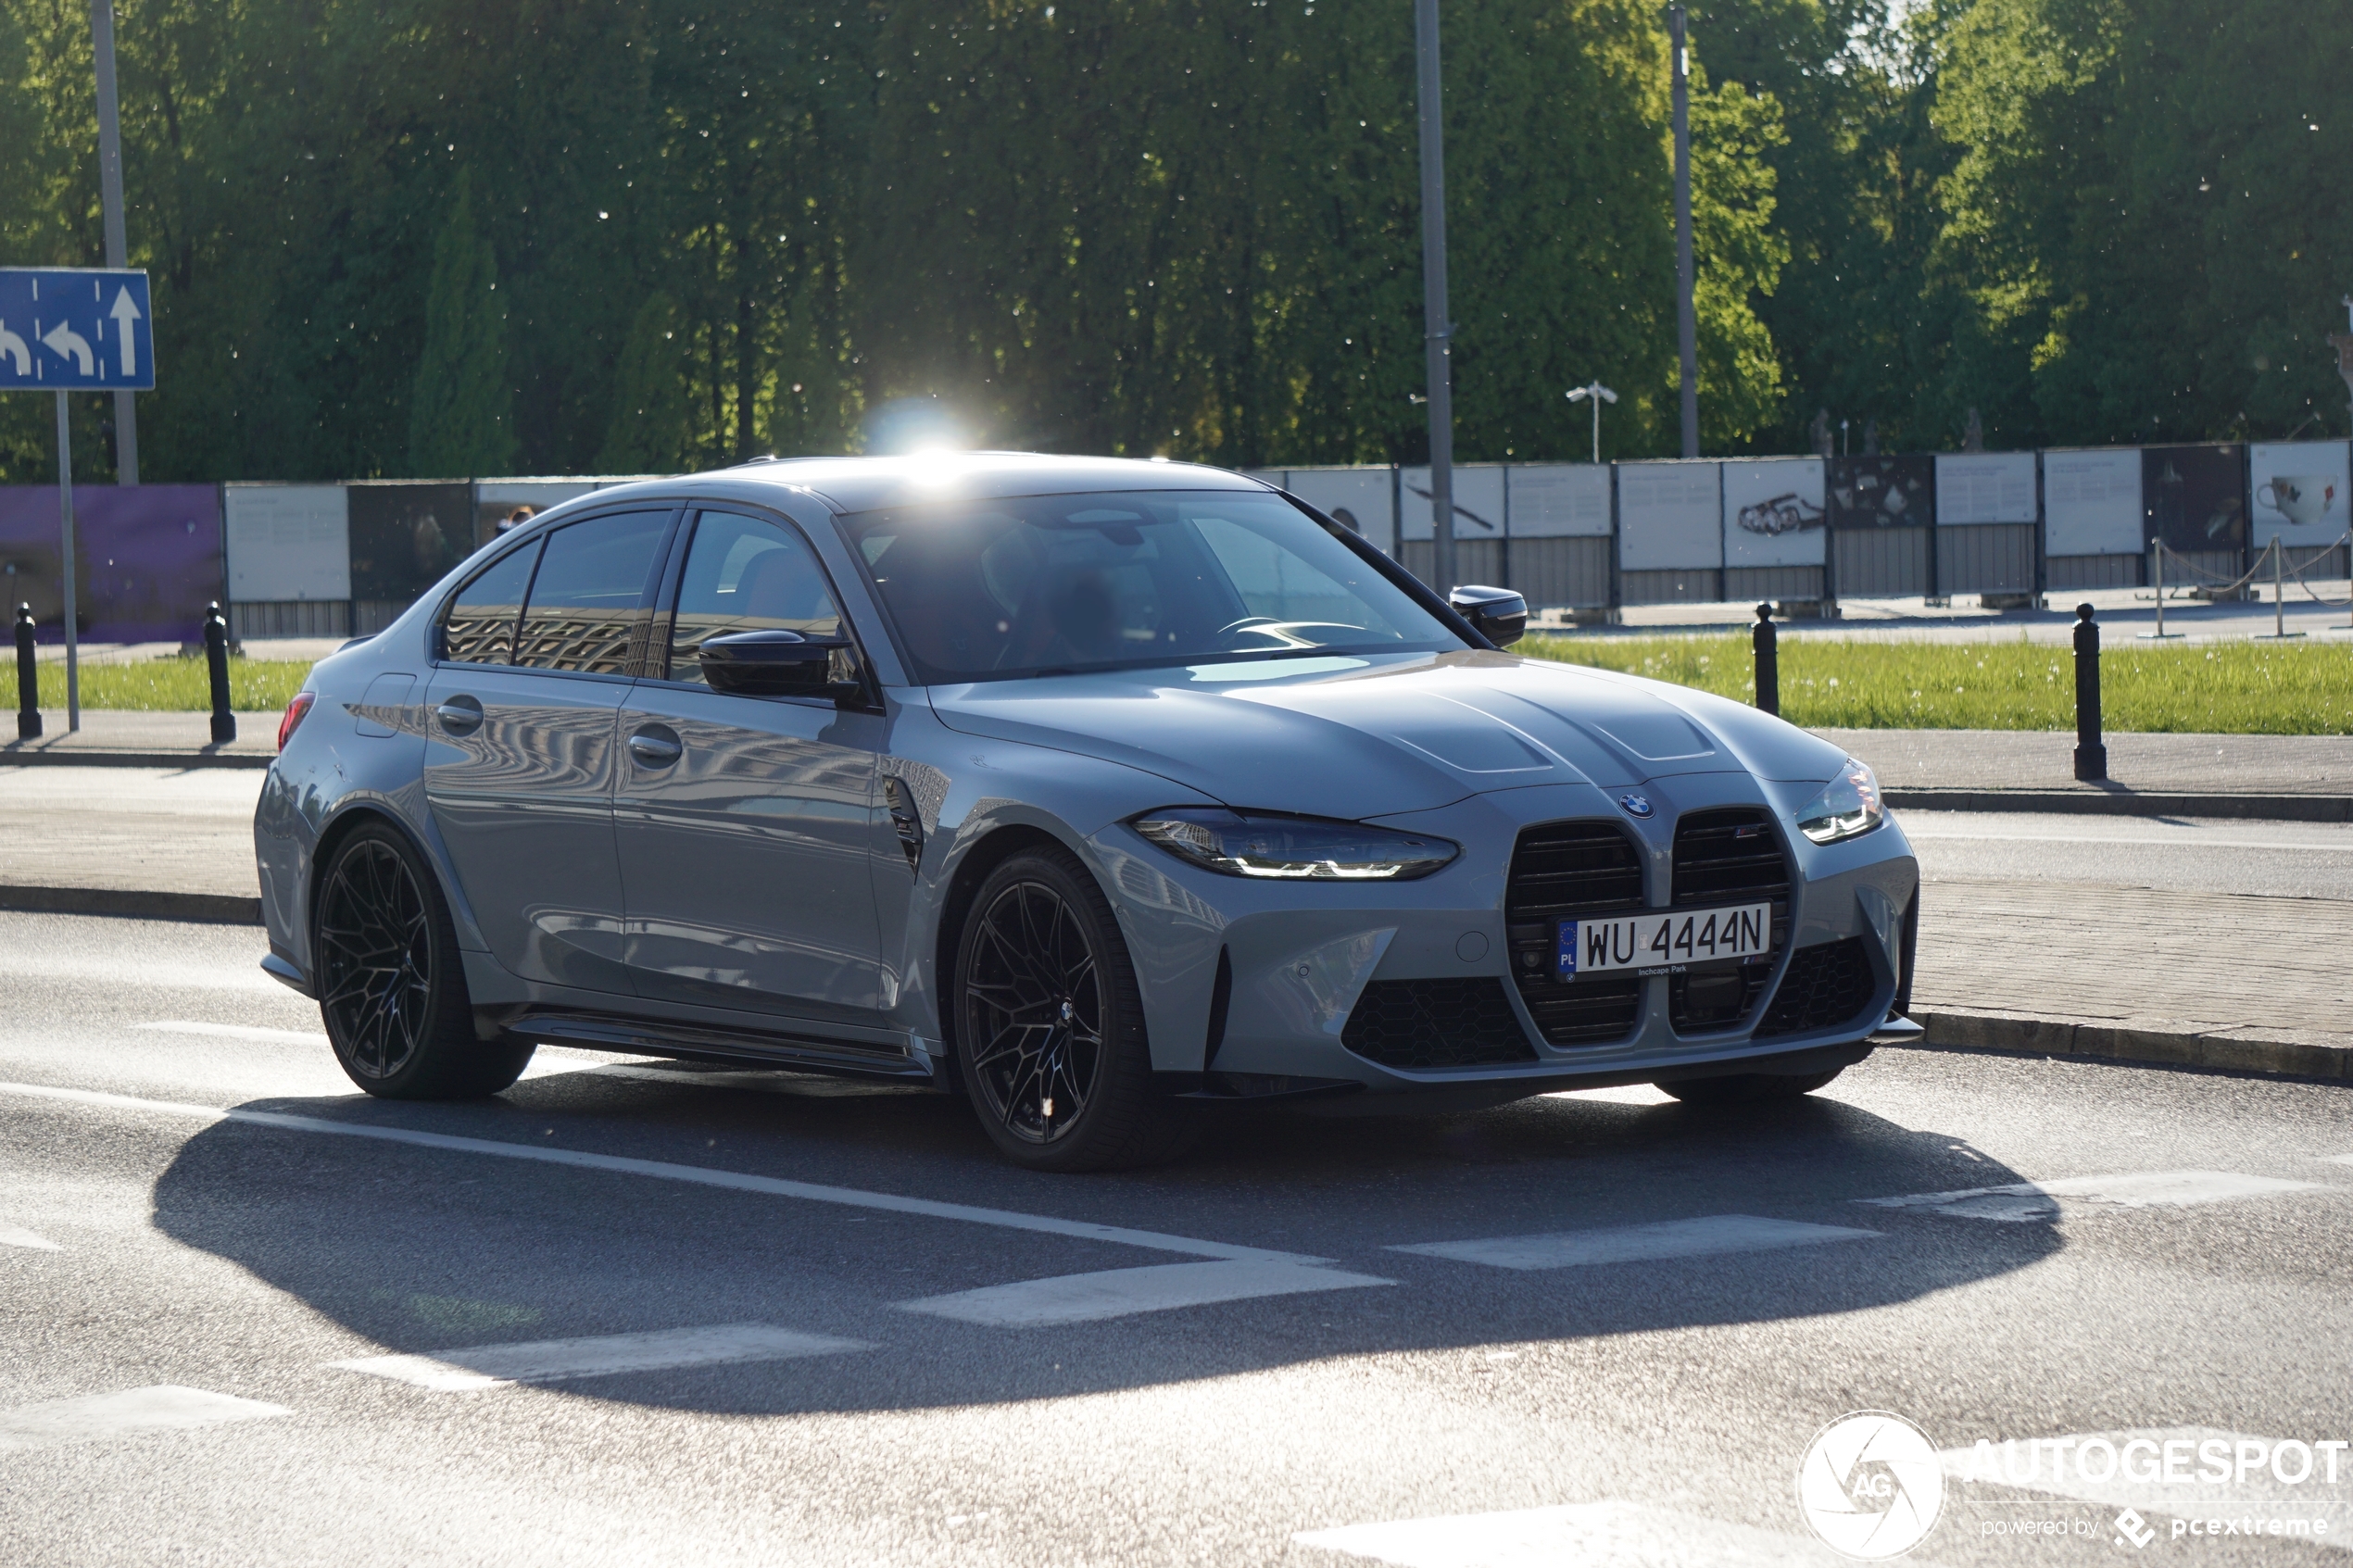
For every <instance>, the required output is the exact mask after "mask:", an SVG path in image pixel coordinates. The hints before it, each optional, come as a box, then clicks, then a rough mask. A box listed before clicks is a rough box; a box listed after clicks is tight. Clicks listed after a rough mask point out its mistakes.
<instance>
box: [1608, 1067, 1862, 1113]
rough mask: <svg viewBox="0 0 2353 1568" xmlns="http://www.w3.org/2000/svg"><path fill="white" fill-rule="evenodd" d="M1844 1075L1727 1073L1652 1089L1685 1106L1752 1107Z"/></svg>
mask: <svg viewBox="0 0 2353 1568" xmlns="http://www.w3.org/2000/svg"><path fill="white" fill-rule="evenodd" d="M1845 1071H1846V1069H1844V1068H1843V1067H1833V1068H1831V1070H1830V1071H1829V1072H1828V1073H1726V1074H1725V1075H1724V1076H1723V1077H1720V1078H1684V1079H1680V1080H1678V1081H1676V1082H1674V1083H1669V1084H1655V1085H1652V1086H1653V1087H1654V1088H1657V1089H1661V1090H1664V1091H1665V1092H1666V1093H1667V1094H1670V1095H1672V1096H1674V1097H1675V1098H1677V1099H1680V1100H1681V1101H1682V1102H1683V1103H1684V1104H1685V1105H1756V1104H1761V1103H1763V1102H1764V1101H1767V1100H1776V1099H1798V1098H1803V1097H1805V1096H1806V1095H1810V1094H1812V1093H1813V1092H1814V1091H1815V1090H1816V1089H1818V1088H1821V1087H1822V1086H1823V1085H1827V1084H1828V1083H1829V1082H1830V1081H1831V1079H1833V1078H1835V1077H1837V1076H1838V1075H1839V1074H1840V1073H1843V1072H1845Z"/></svg>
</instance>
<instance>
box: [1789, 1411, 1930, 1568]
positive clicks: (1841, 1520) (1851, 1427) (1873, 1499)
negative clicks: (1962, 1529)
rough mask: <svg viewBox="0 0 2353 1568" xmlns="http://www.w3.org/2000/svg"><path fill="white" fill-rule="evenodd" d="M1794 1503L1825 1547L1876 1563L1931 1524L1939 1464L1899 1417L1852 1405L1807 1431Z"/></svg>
mask: <svg viewBox="0 0 2353 1568" xmlns="http://www.w3.org/2000/svg"><path fill="white" fill-rule="evenodd" d="M1797 1507H1798V1512H1801V1513H1803V1514H1805V1515H1806V1524H1809V1525H1811V1526H1812V1527H1813V1531H1814V1533H1815V1534H1816V1535H1818V1536H1819V1537H1821V1538H1822V1540H1823V1542H1824V1543H1825V1544H1826V1545H1828V1546H1829V1547H1830V1548H1831V1550H1833V1551H1836V1552H1838V1553H1840V1554H1841V1555H1843V1556H1846V1557H1852V1558H1855V1559H1856V1560H1857V1561H1859V1562H1885V1561H1886V1560H1887V1559H1889V1558H1892V1557H1901V1556H1903V1555H1904V1554H1905V1553H1906V1552H1907V1551H1909V1550H1911V1549H1913V1548H1914V1547H1916V1546H1918V1545H1919V1544H1920V1542H1921V1541H1923V1540H1925V1539H1927V1538H1928V1533H1929V1532H1930V1531H1931V1530H1933V1529H1934V1528H1936V1520H1937V1516H1938V1515H1939V1514H1941V1513H1943V1512H1944V1466H1943V1465H1942V1464H1941V1463H1940V1462H1938V1460H1937V1457H1936V1445H1935V1444H1933V1443H1931V1442H1930V1441H1929V1440H1928V1437H1927V1435H1926V1434H1924V1433H1923V1432H1921V1431H1920V1429H1919V1427H1917V1426H1915V1425H1913V1424H1911V1423H1910V1422H1908V1421H1906V1420H1905V1419H1904V1418H1903V1417H1902V1416H1900V1415H1894V1414H1891V1413H1890V1412H1889V1411H1855V1412H1853V1413H1852V1414H1849V1415H1843V1416H1841V1417H1839V1418H1838V1419H1837V1420H1836V1421H1833V1422H1831V1424H1829V1425H1828V1426H1825V1427H1823V1428H1822V1430H1821V1431H1820V1432H1818V1433H1817V1434H1816V1435H1815V1437H1814V1441H1813V1443H1812V1444H1811V1445H1810V1446H1809V1447H1808V1448H1807V1449H1806V1458H1805V1460H1804V1461H1803V1462H1801V1463H1800V1464H1799V1466H1798V1470H1797Z"/></svg>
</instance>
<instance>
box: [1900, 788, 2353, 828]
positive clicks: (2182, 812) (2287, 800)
mask: <svg viewBox="0 0 2353 1568" xmlns="http://www.w3.org/2000/svg"><path fill="white" fill-rule="evenodd" d="M1881 795H1882V796H1883V797H1885V799H1886V801H1887V803H1888V804H1889V805H1890V806H1895V807H1910V808H1914V809H1919V810H1928V811H2054V812H2060V813H2070V812H2072V813H2076V814H2081V815H2088V816H2118V817H2241V818H2251V819H2256V820H2259V821H2263V822H2353V795H2143V794H2140V793H2138V792H2135V791H2130V790H2118V791H2115V792H2113V793H2110V792H2108V791H2105V790H2102V791H2096V792H2094V791H2086V792H2084V793H2081V794H2078V793H2077V792H2075V791H2073V790H2060V789H1938V788H1933V787H1924V788H1921V787H1916V788H1905V787H1903V786H1901V785H1891V786H1887V787H1885V788H1883V789H1882V790H1881Z"/></svg>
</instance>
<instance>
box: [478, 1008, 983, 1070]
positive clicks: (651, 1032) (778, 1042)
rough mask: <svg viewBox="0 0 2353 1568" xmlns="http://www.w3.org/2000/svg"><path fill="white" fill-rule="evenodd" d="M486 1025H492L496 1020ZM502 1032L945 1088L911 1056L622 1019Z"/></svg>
mask: <svg viewBox="0 0 2353 1568" xmlns="http://www.w3.org/2000/svg"><path fill="white" fill-rule="evenodd" d="M484 1022H490V1021H489V1020H488V1019H485V1020H484ZM495 1026H496V1027H497V1028H498V1029H500V1030H501V1031H503V1032H504V1033H506V1034H509V1035H522V1036H523V1037H524V1038H526V1039H531V1040H544V1041H547V1042H548V1043H549V1044H553V1045H565V1046H573V1047H580V1048H582V1049H585V1050H600V1051H618V1052H626V1053H630V1054H634V1055H639V1056H666V1057H673V1058H676V1059H677V1060H681V1061H709V1062H719V1063H724V1064H725V1065H727V1066H731V1067H775V1068H782V1069H787V1070H789V1071H792V1072H796V1073H834V1074H836V1075H837V1076H840V1077H845V1078H873V1079H883V1080H887V1081H888V1082H891V1083H900V1084H906V1083H913V1084H925V1085H934V1086H940V1085H937V1080H936V1078H935V1077H934V1075H933V1073H932V1072H931V1069H930V1067H929V1066H928V1065H927V1064H926V1063H925V1061H924V1060H923V1059H922V1058H920V1057H918V1056H915V1055H913V1054H912V1053H911V1052H909V1051H907V1050H905V1049H900V1050H890V1049H887V1048H883V1047H866V1046H855V1045H846V1044H844V1043H842V1042H841V1041H838V1040H820V1039H813V1038H810V1037H808V1036H805V1035H772V1034H766V1033H761V1032H754V1031H750V1030H731V1029H712V1028H708V1027H703V1026H698V1025H695V1024H683V1023H662V1022H654V1021H652V1020H649V1019H641V1018H626V1017H622V1016H619V1015H614V1014H604V1013H581V1012H558V1011H550V1010H538V1011H527V1012H522V1013H520V1014H515V1015H512V1016H510V1017H505V1018H500V1019H497V1022H496V1025H495Z"/></svg>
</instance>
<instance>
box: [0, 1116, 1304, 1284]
mask: <svg viewBox="0 0 2353 1568" xmlns="http://www.w3.org/2000/svg"><path fill="white" fill-rule="evenodd" d="M0 1094H9V1095H21V1096H25V1097H27V1098H33V1099H47V1100H57V1101H61V1102H63V1103H66V1104H69V1105H90V1106H97V1107H101V1108H103V1109H106V1110H132V1111H144V1112H147V1113H149V1114H154V1115H164V1116H180V1117H188V1118H193V1119H195V1120H197V1121H202V1122H239V1123H247V1124H249V1125H252V1126H257V1127H275V1128H279V1129H281V1130H283V1131H286V1132H293V1133H321V1134H326V1135H330V1136H334V1137H352V1138H373V1139H378V1140H380V1141H382V1142H384V1143H399V1144H409V1145H412V1146H414V1147H416V1148H438V1149H446V1150H447V1151H449V1152H451V1153H453V1154H482V1155H488V1156H490V1157H492V1158H494V1159H498V1160H531V1161H534V1162H535V1163H537V1164H542V1165H566V1166H571V1167H573V1168H574V1169H576V1170H587V1171H610V1172H614V1173H618V1174H622V1175H629V1176H649V1177H652V1178H654V1179H655V1180H657V1181H665V1182H686V1183H691V1184H693V1185H698V1186H709V1187H722V1188H725V1189H727V1190H729V1191H732V1192H756V1193H761V1194H765V1195H767V1196H769V1197H772V1198H799V1199H800V1200H802V1201H803V1202H808V1203H836V1204H840V1205H842V1206H844V1207H846V1208H851V1209H873V1210H881V1211H884V1212H887V1213H894V1214H912V1215H915V1216H917V1217H919V1218H923V1219H932V1220H953V1221H957V1222H960V1223H964V1224H974V1225H993V1226H997V1227H999V1228H1000V1229H1004V1230H1016V1231H1036V1232H1040V1233H1042V1234H1045V1235H1049V1236H1076V1237H1078V1238H1079V1239H1081V1240H1083V1241H1107V1242H1111V1243H1114V1245H1117V1246H1121V1247H1139V1248H1145V1249H1146V1250H1148V1251H1153V1252H1181V1253H1185V1254H1187V1255H1188V1256H1190V1257H1196V1258H1225V1259H1231V1260H1236V1261H1242V1260H1248V1261H1258V1262H1280V1263H1318V1262H1325V1261H1328V1260H1326V1259H1320V1258H1308V1257H1304V1256H1302V1255H1301V1254H1299V1253H1296V1252H1275V1251H1270V1250H1268V1249H1266V1248H1260V1247H1238V1246H1235V1245H1232V1244H1231V1243H1228V1242H1223V1241H1203V1240H1200V1239H1197V1238H1195V1237H1192V1236H1170V1235H1167V1234H1165V1233H1164V1232H1161V1231H1142V1230H1134V1229H1131V1228H1129V1227H1128V1226H1126V1225H1102V1224H1096V1223H1092V1222H1091V1221H1087V1220H1064V1219H1060V1218H1057V1217H1055V1216H1053V1215H1049V1214H1025V1213H1021V1212H1019V1211H1018V1210H1011V1209H983V1208H979V1207H977V1206H975V1205H973V1204H969V1203H942V1202H939V1201H938V1200H937V1199H935V1198H902V1197H900V1195H898V1194H896V1193H887V1192H863V1191H861V1190H859V1189H858V1188H856V1187H837V1186H825V1185H820V1184H818V1183H815V1182H795V1181H786V1180H785V1179H783V1178H781V1177H777V1176H756V1175H753V1174H751V1173H749V1172H742V1171H720V1170H713V1169H712V1168H711V1167H710V1166H707V1165H678V1164H673V1163H672V1162H671V1161H669V1160H635V1159H631V1158H629V1157H627V1156H624V1155H618V1154H591V1153H589V1152H587V1151H586V1150H585V1149H574V1148H552V1147H548V1146H546V1145H535V1144H517V1143H502V1142H499V1141H497V1140H495V1139H491V1138H464V1137H456V1136H453V1135H449V1134H447V1133H425V1132H418V1131H415V1130H413V1129H411V1128H408V1127H394V1126H385V1125H382V1124H379V1123H365V1122H330V1121H327V1120H324V1119H323V1118H321V1117H316V1116H290V1115H288V1114H286V1113H285V1112H283V1111H277V1110H220V1108H218V1107H216V1106H209V1105H189V1104H186V1103H184V1102H182V1101H178V1100H161V1099H141V1098H136V1097H134V1096H132V1095H116V1094H107V1093H105V1092H103V1091H100V1090H97V1089H68V1088H60V1087H58V1086H57V1085H50V1084H8V1083H0Z"/></svg>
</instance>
